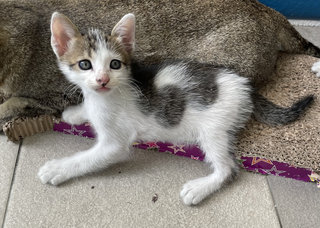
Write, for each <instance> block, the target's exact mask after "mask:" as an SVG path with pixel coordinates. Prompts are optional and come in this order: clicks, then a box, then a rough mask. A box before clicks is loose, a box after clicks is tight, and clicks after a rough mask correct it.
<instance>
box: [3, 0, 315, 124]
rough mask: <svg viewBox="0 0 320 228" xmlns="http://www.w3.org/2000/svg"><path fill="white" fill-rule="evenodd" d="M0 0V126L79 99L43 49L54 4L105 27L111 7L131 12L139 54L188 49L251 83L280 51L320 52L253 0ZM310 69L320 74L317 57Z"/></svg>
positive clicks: (113, 12)
mask: <svg viewBox="0 0 320 228" xmlns="http://www.w3.org/2000/svg"><path fill="white" fill-rule="evenodd" d="M0 5H1V7H0V18H1V21H0V129H2V126H3V124H4V123H6V122H7V121H9V120H13V119H15V118H17V117H33V116H37V115H41V114H54V115H58V116H59V115H60V114H61V112H62V110H64V109H65V108H66V107H67V106H70V105H75V104H77V103H80V102H81V100H82V99H81V97H80V96H79V95H80V94H79V91H77V92H74V91H76V90H74V91H73V90H72V89H71V88H72V85H71V84H70V83H69V82H67V81H66V80H64V79H63V77H62V75H61V73H60V72H59V70H58V69H57V68H56V66H55V61H54V57H53V53H52V52H51V50H50V42H49V40H48V39H49V37H50V31H49V29H48V28H49V26H47V25H48V24H49V21H50V18H49V16H48V15H51V12H52V11H55V10H58V11H63V12H65V13H67V14H68V15H70V16H71V17H72V18H73V19H74V20H75V22H77V23H79V24H81V25H83V27H85V28H87V27H92V26H99V27H102V29H103V30H104V31H107V30H109V29H110V27H109V25H108V22H110V21H111V22H112V21H116V20H117V17H118V15H122V14H125V12H128V11H131V12H134V13H135V14H136V15H138V16H139V21H140V23H139V26H138V27H137V29H138V33H137V36H138V39H137V46H138V47H139V48H137V50H136V51H135V54H136V57H137V59H138V60H143V61H146V62H154V61H158V60H160V59H164V58H179V59H180V58H185V57H187V58H189V59H195V60H197V61H203V62H210V63H213V64H215V65H221V66H225V67H227V68H229V69H232V70H234V71H235V72H237V73H239V74H240V75H243V76H245V77H248V78H249V79H250V80H251V82H252V83H253V84H255V85H257V84H261V82H264V79H267V78H268V77H270V76H271V75H272V73H273V71H274V69H275V63H276V60H277V57H278V54H279V52H280V51H282V52H285V53H300V54H308V55H313V56H316V57H320V49H319V48H318V47H315V46H314V45H313V44H311V43H310V42H308V41H307V40H305V39H304V38H302V37H301V36H300V34H299V33H298V32H297V31H296V30H295V29H294V28H293V27H292V26H291V25H290V24H289V23H288V21H287V20H286V18H285V17H283V16H282V15H281V14H279V13H278V12H276V11H274V10H272V9H270V8H268V7H266V6H264V5H262V4H261V3H259V2H257V1H254V0H233V1H230V0H203V1H198V0H190V1H184V0H178V1H171V0H164V1H162V2H161V7H159V3H157V2H156V1H153V0H145V1H112V0H105V1H87V0H74V1H61V0H48V1H38V0H11V1H0ZM88 15H90V16H89V17H88ZM84 18H85V19H84ZM313 70H314V71H315V72H316V73H318V74H320V73H319V72H320V67H319V65H315V66H314V68H313ZM3 102H4V103H3ZM1 103H3V104H1Z"/></svg>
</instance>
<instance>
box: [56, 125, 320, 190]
mask: <svg viewBox="0 0 320 228" xmlns="http://www.w3.org/2000/svg"><path fill="white" fill-rule="evenodd" d="M53 130H54V131H59V132H63V133H65V134H71V135H78V136H82V137H88V138H94V137H95V134H94V132H93V130H92V128H91V127H90V125H89V124H82V125H69V124H67V123H64V122H60V123H56V124H55V125H54V127H53ZM133 146H134V147H137V148H140V149H145V150H149V149H152V150H157V151H159V152H164V153H171V154H174V155H178V156H184V157H189V158H191V159H194V160H200V161H202V160H204V157H205V156H204V154H203V153H202V151H201V150H200V149H199V147H197V146H185V145H173V144H170V143H163V142H141V143H134V145H133ZM238 161H239V164H240V166H241V167H243V168H244V169H246V170H248V171H252V172H258V173H261V174H264V175H275V176H281V177H286V178H292V179H295V180H300V181H305V182H310V181H311V182H316V183H317V186H318V188H320V176H319V175H318V174H316V173H315V172H313V171H312V170H311V169H305V168H299V167H294V166H291V165H290V164H287V163H284V162H277V161H271V160H267V159H264V158H259V157H244V156H242V157H241V158H240V159H239V160H238Z"/></svg>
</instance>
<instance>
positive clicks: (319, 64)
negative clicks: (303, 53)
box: [311, 61, 320, 77]
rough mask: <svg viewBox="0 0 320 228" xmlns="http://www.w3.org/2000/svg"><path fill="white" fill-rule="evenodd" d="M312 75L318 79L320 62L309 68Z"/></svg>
mask: <svg viewBox="0 0 320 228" xmlns="http://www.w3.org/2000/svg"><path fill="white" fill-rule="evenodd" d="M311 70H312V72H313V73H315V74H316V75H317V76H318V77H320V61H319V62H316V63H314V64H313V66H312V67H311Z"/></svg>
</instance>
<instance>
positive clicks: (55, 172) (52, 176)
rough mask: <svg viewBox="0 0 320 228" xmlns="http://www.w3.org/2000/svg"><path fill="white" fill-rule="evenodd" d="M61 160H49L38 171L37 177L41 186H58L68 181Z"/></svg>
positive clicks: (63, 163) (64, 166)
mask: <svg viewBox="0 0 320 228" xmlns="http://www.w3.org/2000/svg"><path fill="white" fill-rule="evenodd" d="M66 170H67V167H66V165H65V162H64V161H63V160H51V161H48V162H47V163H46V164H45V165H44V166H42V167H41V168H40V169H39V172H38V177H39V178H40V180H41V182H42V183H43V184H52V185H59V184H61V183H62V182H64V181H66V180H67V179H69V178H68V177H67V175H66Z"/></svg>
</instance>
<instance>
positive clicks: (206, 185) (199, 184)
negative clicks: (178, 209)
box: [180, 132, 238, 205]
mask: <svg viewBox="0 0 320 228" xmlns="http://www.w3.org/2000/svg"><path fill="white" fill-rule="evenodd" d="M216 133H217V134H215V135H214V136H212V137H208V138H207V139H204V140H203V141H204V143H202V145H201V147H202V150H203V151H204V152H205V155H206V158H205V159H206V162H209V163H210V164H211V165H212V167H213V169H214V172H213V173H212V174H210V175H208V176H206V177H202V178H198V179H195V180H191V181H189V182H187V183H186V184H185V185H184V186H183V189H182V191H181V193H180V196H181V197H182V200H183V202H184V203H185V204H186V205H195V204H198V203H199V202H201V201H202V200H203V199H204V198H206V197H207V196H209V195H210V194H212V193H213V192H215V191H217V190H219V189H220V188H221V187H222V185H223V184H224V183H225V182H226V181H227V180H228V179H230V178H231V177H232V176H233V174H235V173H236V172H237V171H238V166H237V164H236V162H235V160H234V158H233V155H232V154H231V153H230V149H231V148H230V145H229V144H230V142H229V137H228V134H227V133H225V134H221V133H219V132H216Z"/></svg>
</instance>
